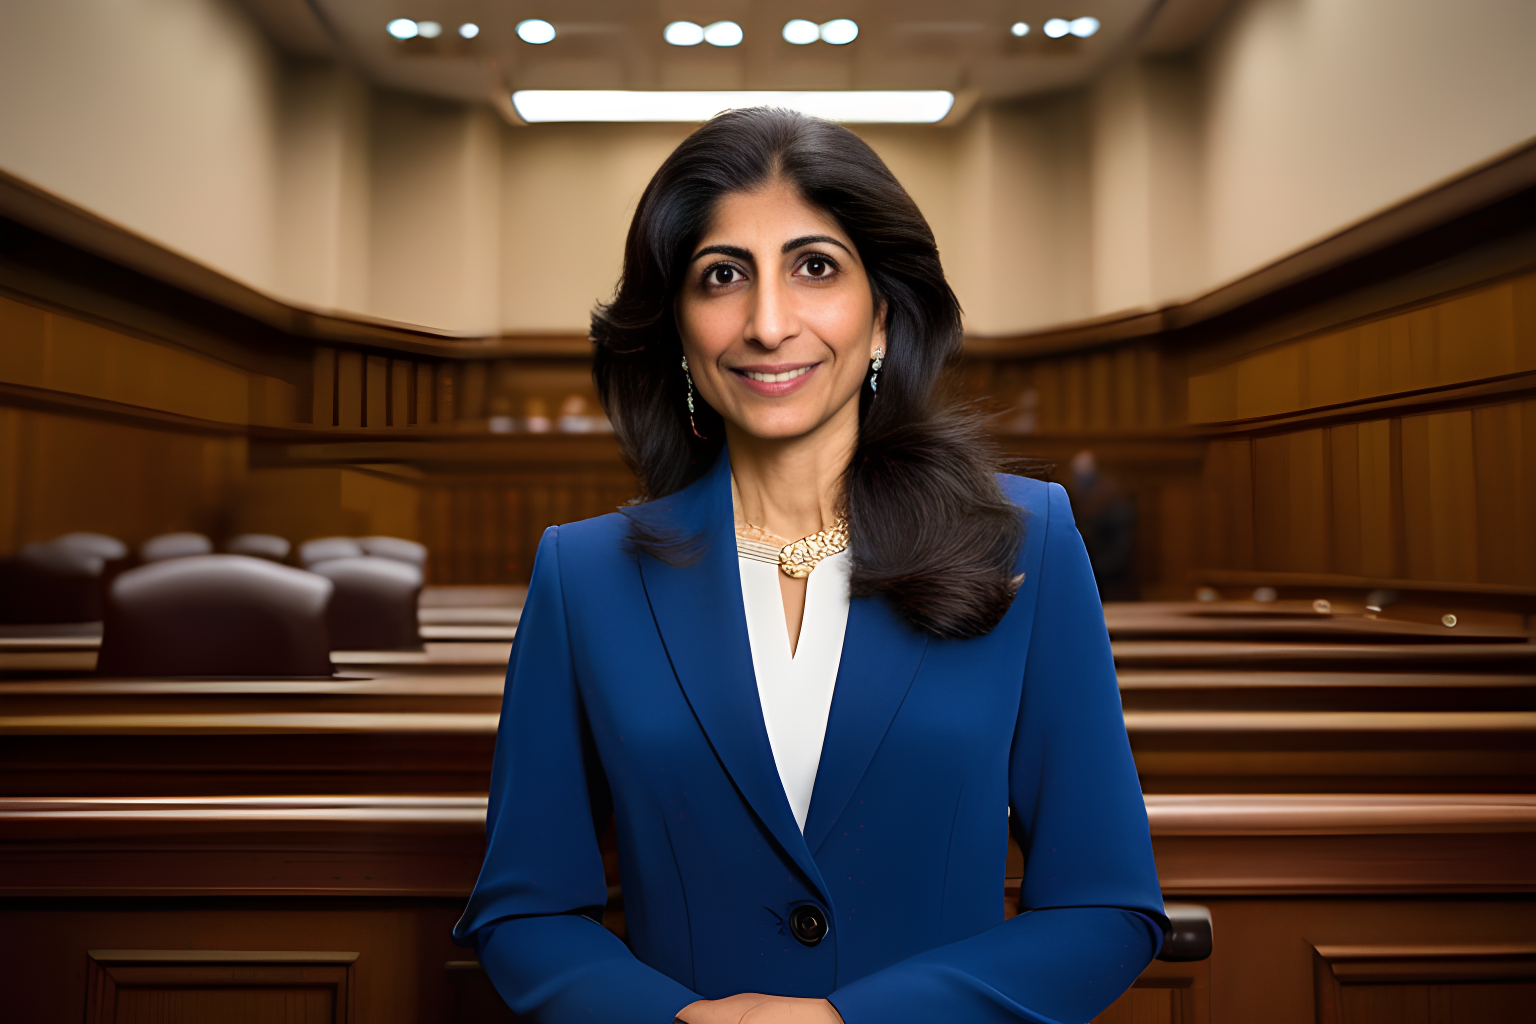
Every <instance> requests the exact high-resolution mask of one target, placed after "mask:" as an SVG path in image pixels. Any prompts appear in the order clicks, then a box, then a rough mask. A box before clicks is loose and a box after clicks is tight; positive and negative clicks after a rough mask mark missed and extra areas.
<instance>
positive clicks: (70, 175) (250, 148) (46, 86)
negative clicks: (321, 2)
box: [0, 0, 279, 288]
mask: <svg viewBox="0 0 1536 1024" xmlns="http://www.w3.org/2000/svg"><path fill="white" fill-rule="evenodd" d="M278 102H279V100H278V72H277V62H276V60H275V58H274V56H273V53H272V51H271V49H270V47H269V46H268V45H267V43H266V42H265V40H264V39H263V38H262V36H261V34H260V33H259V31H258V30H257V29H256V27H255V25H253V24H252V23H251V21H250V19H249V18H248V17H247V16H246V15H245V13H244V12H243V11H241V10H240V9H239V8H238V7H237V6H236V5H235V4H234V3H233V2H232V0H112V2H111V3H101V2H91V0H47V2H24V3H8V4H6V5H5V27H4V31H0V167H3V168H4V169H5V170H6V171H9V172H10V173H12V174H15V175H18V176H20V177H22V178H25V179H27V180H29V181H32V182H35V183H36V184H38V185H41V186H43V187H44V188H47V189H50V190H52V191H54V192H56V193H58V194H60V195H62V196H64V197H65V198H67V199H69V200H71V201H72V202H75V203H78V204H80V205H81V206H84V207H86V208H88V209H90V210H93V211H95V212H97V213H100V214H101V215H103V216H105V217H108V218H110V219H112V220H115V221H117V222H118V223H120V224H123V225H125V226H126V227H129V228H131V229H133V230H135V231H138V232H140V233H142V234H145V235H148V236H149V237H151V238H153V239H155V240H156V241H158V242H161V243H163V244H165V245H167V246H169V247H171V248H173V249H176V250H179V251H181V252H183V253H185V254H187V255H189V256H191V257H193V258H194V259H197V260H201V261H203V262H205V263H207V264H209V265H210V266H213V267H216V268H217V269H219V270H221V271H223V272H224V273H226V274H229V275H231V276H233V277H236V278H239V279H241V280H243V281H246V282H248V283H250V284H252V285H255V286H256V287H258V288H271V287H273V285H274V284H275V283H276V282H275V280H274V275H273V242H274V234H275V222H276V211H277V204H276V176H277V148H278V143H277V116H278V115H277V110H278Z"/></svg>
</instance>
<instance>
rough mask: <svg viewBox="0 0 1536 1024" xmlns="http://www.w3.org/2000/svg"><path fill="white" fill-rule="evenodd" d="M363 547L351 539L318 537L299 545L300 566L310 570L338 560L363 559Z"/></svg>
mask: <svg viewBox="0 0 1536 1024" xmlns="http://www.w3.org/2000/svg"><path fill="white" fill-rule="evenodd" d="M363 554H364V552H363V548H362V545H360V544H358V542H357V541H355V540H353V539H352V538H351V537H316V538H315V539H314V540H307V541H305V542H304V543H303V544H300V545H299V564H300V565H302V566H303V567H304V568H306V569H308V568H309V567H310V566H312V565H317V564H319V563H320V562H330V561H334V560H335V559H338V558H361V557H363Z"/></svg>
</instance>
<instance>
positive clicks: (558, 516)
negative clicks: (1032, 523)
mask: <svg viewBox="0 0 1536 1024" xmlns="http://www.w3.org/2000/svg"><path fill="white" fill-rule="evenodd" d="M0 216H3V219H0V481H3V487H0V538H5V537H11V538H18V539H19V540H23V541H30V540H37V539H46V537H47V536H51V535H53V534H56V533H63V532H66V531H67V530H71V529H92V530H96V531H99V532H103V533H109V534H113V535H115V536H118V537H122V538H124V539H125V540H128V541H130V542H133V543H137V542H138V541H139V540H142V539H143V538H145V537H148V536H151V535H153V534H155V533H160V532H164V531H167V530H172V529H187V530H198V531H200V532H203V533H206V534H209V535H210V536H214V537H228V536H231V535H233V534H236V533H239V532H242V531H248V530H262V531H266V532H270V533H276V534H281V535H283V536H286V537H289V538H291V539H294V540H302V539H305V538H308V537H316V536H324V535H329V534H345V535H363V534H370V533H387V534H394V535H398V536H404V537H410V538H415V539H417V540H420V541H421V542H422V543H424V544H426V545H427V547H428V548H429V550H430V552H431V555H430V558H429V561H428V569H427V572H428V580H429V584H430V586H429V587H428V588H427V591H426V592H425V595H424V597H423V601H422V607H421V610H420V618H421V623H422V633H423V636H424V637H425V639H426V643H425V645H424V647H423V648H422V649H420V650H416V651H346V652H337V653H336V654H335V655H334V656H333V661H334V662H335V664H336V668H337V673H336V674H335V675H334V676H332V677H329V678H323V677H322V678H280V679H262V678H234V677H224V678H208V679H185V678H153V677H139V678H113V677H110V676H107V675H103V674H98V673H96V672H95V671H94V668H95V661H96V649H97V645H98V643H99V632H97V633H93V632H92V631H91V629H90V628H88V627H87V628H77V629H51V630H50V629H42V628H38V627H23V626H3V627H0V978H3V982H4V991H5V996H6V998H5V1005H6V1012H7V1019H15V1020H18V1021H23V1020H24V1021H29V1022H33V1021H35V1022H48V1024H52V1022H70V1024H74V1022H78V1021H79V1020H81V1019H82V1017H83V1018H84V1019H85V1020H86V1021H88V1022H107V1021H119V1022H126V1021H135V1022H140V1021H142V1022H171V1021H184V1020H244V1021H252V1022H263V1024H264V1022H268V1021H271V1022H278V1021H282V1022H297V1021H303V1022H310V1021H315V1022H318V1021H327V1022H329V1021H357V1022H364V1021H366V1022H370V1024H373V1022H393V1021H399V1022H407V1021H409V1022H444V1024H447V1022H466V1024H467V1022H475V1021H494V1020H505V1019H509V1017H510V1012H509V1011H507V1010H506V1008H505V1007H504V1006H502V1005H501V1004H500V1003H499V1001H498V1000H497V999H496V997H495V995H494V992H493V991H492V990H491V989H490V987H489V984H488V982H487V980H486V978H485V976H484V974H483V972H481V971H480V969H479V967H478V965H477V964H476V963H475V962H474V954H473V951H471V950H465V949H462V948H459V947H457V946H455V945H454V944H453V943H452V941H451V940H450V938H449V930H450V928H451V927H452V924H453V922H454V921H455V919H456V918H457V915H458V913H459V911H460V909H461V907H462V905H463V901H464V898H465V896H466V895H467V894H468V892H469V890H470V888H471V886H472V884H473V882H474V879H475V875H476V872H477V870H478V867H479V862H480V858H481V855H482V853H483V848H484V827H483V821H484V812H485V793H486V788H487V779H488V776H489V770H490V761H491V755H492V750H493V744H494V739H495V730H496V724H497V719H498V715H499V711H500V704H501V685H502V674H503V672H504V668H505V661H506V657H507V652H508V645H509V641H510V637H511V635H512V633H513V632H514V630H515V628H516V620H517V609H518V608H519V606H520V602H521V591H520V590H519V589H518V588H519V585H520V584H524V583H526V580H527V575H528V572H529V568H530V565H531V560H532V552H533V550H534V546H535V545H536V542H537V538H538V536H539V533H540V532H541V530H542V529H543V527H544V526H545V525H547V524H549V523H554V522H564V521H569V520H572V519H577V518H582V517H586V516H591V515H596V514H600V513H603V512H606V511H609V510H611V509H612V508H613V507H614V506H615V505H617V504H619V503H620V502H622V501H623V500H625V499H626V498H628V497H629V496H630V495H631V493H632V491H633V480H632V478H631V477H630V476H629V474H628V472H627V470H626V469H625V468H624V466H623V464H622V463H621V462H620V461H619V459H618V456H617V452H616V449H615V446H614V444H613V440H612V437H611V435H610V434H608V433H606V432H604V430H603V426H604V424H603V422H602V421H601V418H600V416H598V415H597V409H596V403H595V396H594V395H593V393H592V391H591V385H590V382H589V380H588V376H587V374H588V361H587V355H586V343H585V342H584V341H583V339H581V338H572V337H543V338H494V339H478V340H462V339H453V338H447V337H441V336H438V335H434V334H433V333H431V332H428V331H423V330H418V329H415V328H408V327H404V326H397V325H388V324H378V323H365V322H361V321H353V320H347V319H345V318H341V317H335V316H328V315H322V314H319V313H314V312H309V311H305V310H300V309H295V308H292V307H288V306H284V305H282V304H281V303H278V302H276V301H274V300H272V299H270V298H268V297H265V296H263V295H260V294H257V293H255V292H252V291H249V290H248V289H245V288H243V287H242V286H240V285H238V284H236V283H234V282H231V281H229V280H227V279H224V278H221V277H218V276H217V275H215V274H213V273H211V272H210V271H207V270H206V269H204V268H201V267H199V266H197V265H195V264H191V263H189V262H187V261H185V260H182V259H181V258H180V257H177V256H175V255H174V254H171V253H167V252H165V251H163V250H161V249H158V248H156V247H154V246H152V245H150V244H149V243H147V242H144V241H143V240H141V239H138V238H136V237H134V236H132V235H129V234H128V233H126V232H123V231H122V230H120V229H117V228H115V227H113V226H112V225H109V224H105V223H102V222H100V221H98V220H96V219H94V218H93V217H91V216H90V215H89V214H86V213H84V212H83V211H80V210H77V209H74V208H72V207H68V206H66V205H64V204H62V203H60V202H59V201H57V200H55V199H53V198H51V197H49V196H46V195H43V194H40V193H37V192H35V191H33V190H31V189H29V188H28V187H27V186H25V185H24V184H22V183H19V182H15V181H9V180H4V181H0ZM958 375H959V381H960V384H961V386H962V387H964V388H966V389H968V390H969V391H970V392H972V393H974V394H976V395H977V396H979V397H981V398H983V399H984V400H986V401H989V402H991V403H993V406H994V408H995V409H996V410H997V412H998V416H997V419H996V421H995V422H996V425H997V432H998V435H999V437H1000V439H1001V441H1002V443H1003V444H1004V445H1005V447H1006V448H1007V449H1008V450H1009V451H1010V452H1013V453H1016V454H1019V455H1028V456H1035V457H1042V458H1045V459H1048V460H1050V461H1051V462H1054V463H1055V464H1057V465H1058V466H1060V467H1063V468H1062V471H1061V476H1062V477H1063V478H1064V477H1065V467H1066V465H1067V463H1068V462H1069V460H1070V459H1071V458H1072V456H1073V455H1074V454H1075V453H1076V452H1078V451H1080V450H1084V449H1089V450H1092V451H1093V452H1094V453H1095V456H1096V458H1097V461H1098V464H1099V466H1100V469H1101V471H1102V472H1103V473H1104V474H1106V475H1108V476H1113V477H1114V478H1115V479H1116V480H1117V481H1118V483H1119V485H1120V486H1122V487H1123V489H1124V491H1125V493H1126V494H1128V495H1129V496H1130V497H1131V498H1132V499H1133V500H1134V503H1135V509H1136V524H1137V525H1136V544H1135V551H1136V555H1135V561H1134V585H1135V587H1136V588H1137V589H1138V590H1139V593H1140V595H1141V596H1142V597H1143V598H1144V599H1145V600H1142V601H1127V602H1112V603H1110V604H1108V605H1106V619H1107V622H1108V625H1109V629H1110V633H1111V638H1112V641H1113V644H1114V653H1115V659H1116V665H1117V668H1118V672H1119V681H1120V688H1121V694H1122V699H1123V704H1124V708H1125V718H1126V726H1127V729H1128V731H1129V734H1130V737H1131V743H1132V748H1133V750H1134V753H1135V756H1136V761H1137V766H1138V768H1139V770H1140V773H1141V780H1142V786H1143V790H1144V792H1145V794H1146V803H1147V810H1148V816H1149V820H1150V822H1151V828H1152V834H1153V845H1154V850H1155V852H1156V856H1157V859H1158V867H1159V872H1160V876H1161V878H1162V883H1163V887H1164V892H1165V895H1166V898H1167V899H1168V901H1169V902H1178V903H1190V904H1198V905H1201V906H1204V907H1206V908H1208V909H1209V911H1210V915H1211V920H1212V926H1213V940H1214V941H1213V952H1212V955H1211V956H1210V958H1209V959H1207V960H1202V961H1197V962H1187V963H1176V962H1161V961H1160V962H1156V963H1154V964H1153V965H1152V967H1150V968H1149V969H1148V970H1147V972H1146V973H1145V974H1144V975H1143V976H1142V978H1141V979H1140V980H1139V981H1138V982H1137V985H1136V987H1135V988H1133V989H1132V990H1131V991H1130V992H1128V993H1127V994H1126V995H1125V996H1124V997H1123V998H1122V999H1121V1000H1120V1001H1119V1002H1117V1003H1116V1004H1115V1005H1114V1006H1113V1007H1111V1008H1110V1009H1109V1010H1107V1011H1106V1012H1105V1013H1104V1014H1102V1015H1101V1016H1100V1017H1099V1018H1098V1020H1099V1021H1101V1022H1109V1021H1114V1022H1133V1021H1134V1022H1157V1024H1162V1022H1168V1024H1174V1022H1178V1024H1193V1022H1209V1021H1220V1022H1275V1024H1281V1022H1285V1024H1299V1022H1302V1021H1307V1022H1312V1021H1316V1022H1319V1024H1325V1022H1326V1024H1334V1022H1350V1024H1361V1022H1366V1024H1376V1022H1383V1024H1384V1022H1389V1021H1390V1022H1397V1021H1425V1022H1429V1021H1436V1022H1440V1021H1444V1022H1455V1024H1494V1022H1499V1024H1503V1022H1509V1021H1521V1020H1531V1019H1533V1017H1536V1010H1533V1007H1536V899H1533V893H1536V785H1533V783H1536V619H1533V614H1536V151H1532V150H1525V151H1521V152H1517V153H1514V154H1511V155H1509V156H1508V157H1506V158H1504V159H1502V160H1500V161H1496V162H1494V163H1493V164H1490V165H1488V166H1487V167H1484V168H1481V169H1479V170H1478V171H1475V172H1473V173H1472V174H1470V175H1468V176H1467V177H1466V178H1464V179H1461V180H1459V181H1457V182H1454V183H1452V184H1451V185H1448V186H1446V187H1444V188H1443V189H1440V190H1437V191H1436V192H1434V193H1431V194H1427V195H1424V196H1420V197H1418V198H1416V199H1414V200H1412V201H1410V202H1408V203H1406V204H1404V205H1403V206H1402V207H1400V208H1398V209H1396V210H1393V211H1389V212H1388V213H1386V214H1383V215H1381V216H1380V217H1377V218H1375V219H1373V220H1371V221H1368V222H1365V223H1363V224H1361V225H1358V226H1356V227H1354V228H1351V229H1349V230H1347V231H1345V232H1342V233H1341V234H1339V235H1338V236H1335V237H1334V238H1332V239H1329V240H1327V241H1325V242H1323V243H1320V244H1319V245H1317V246H1314V247H1313V248H1312V249H1309V250H1307V251H1305V252H1302V253H1299V254H1297V255H1295V256H1293V257H1289V258H1287V259H1286V260H1284V261H1282V262H1280V263H1277V264H1275V265H1273V266H1271V267H1269V268H1266V269H1264V270H1262V271H1260V272H1258V273H1256V274H1254V275H1252V276H1251V277H1250V278H1248V279H1244V280H1243V281H1239V282H1237V283H1235V284H1233V285H1229V286H1226V287H1224V288H1222V289H1220V290H1218V291H1216V292H1212V293H1210V294H1208V295H1205V296H1201V297H1200V298H1198V299H1195V300H1193V301H1191V302H1189V303H1186V304H1183V305H1181V306H1177V307H1172V308H1169V309H1165V310H1160V311H1157V312H1155V313H1147V314H1140V315H1137V316H1133V317H1127V318H1124V319H1120V320H1113V321H1103V322H1095V323H1092V324H1085V325H1079V326H1074V327H1070V328H1064V329H1061V330H1058V331H1052V332H1049V333H1042V334H1037V335H1031V336H1025V337H1018V338H1009V339H972V340H971V341H969V342H968V344H967V355H966V357H965V359H964V360H963V362H962V364H961V366H960V367H959V368H958ZM10 553H11V552H0V554H10ZM1197 593H1198V594H1199V596H1200V598H1201V599H1198V600H1197V599H1196V595H1197ZM610 867H611V868H613V871H614V875H613V878H612V879H611V881H612V882H613V886H612V888H611V890H610V895H611V901H610V905H609V908H608V911H607V914H606V917H605V923H606V924H608V925H609V926H610V927H612V928H614V929H615V930H616V931H618V932H619V933H620V934H622V931H623V893H622V865H618V864H617V863H616V862H611V863H610ZM1021 868H1022V865H1021V863H1020V861H1019V854H1018V851H1017V850H1010V851H1009V862H1008V870H1007V875H1008V884H1007V885H1006V886H1005V891H1004V892H1003V893H1000V894H999V898H1000V899H1002V900H1003V901H1004V906H1005V908H1006V909H1005V912H1006V913H1009V914H1011V913H1014V912H1016V910H1017V909H1018V908H1017V907H1016V906H1014V902H1015V901H1016V898H1017V878H1018V876H1019V874H1020V873H1021Z"/></svg>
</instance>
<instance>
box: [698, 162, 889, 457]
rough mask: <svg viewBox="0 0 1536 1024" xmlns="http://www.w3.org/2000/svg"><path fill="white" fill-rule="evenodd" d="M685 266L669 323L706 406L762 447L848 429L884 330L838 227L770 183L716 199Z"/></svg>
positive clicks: (862, 274) (779, 184) (788, 189)
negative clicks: (838, 425)
mask: <svg viewBox="0 0 1536 1024" xmlns="http://www.w3.org/2000/svg"><path fill="white" fill-rule="evenodd" d="M692 256H693V259H692V260H691V261H690V263H689V265H688V274H687V277H686V278H685V279H684V281H683V287H682V290H681V291H680V292H679V293H678V296H677V304H676V314H677V324H678V329H679V332H680V334H681V335H682V339H683V352H684V354H685V355H686V356H687V357H688V367H689V370H690V371H691V372H692V374H693V384H694V387H695V388H697V389H698V391H699V393H700V394H701V395H702V396H703V397H704V400H705V401H707V402H708V403H709V404H710V405H711V406H713V407H714V408H715V410H716V411H718V412H719V413H720V415H722V416H724V417H725V419H726V421H727V422H728V423H730V424H732V425H734V426H735V427H736V428H738V429H739V430H742V431H744V432H746V433H747V434H750V435H752V436H753V437H757V438H761V439H764V440H780V439H789V438H797V437H804V436H805V435H808V434H811V433H813V432H815V431H816V430H817V429H819V428H821V427H823V426H825V425H826V424H828V423H829V422H831V421H833V420H835V419H836V420H841V419H844V418H848V417H851V418H852V422H853V423H854V424H855V426H856V424H857V418H858V400H859V391H860V389H861V388H862V386H863V383H864V377H865V374H866V373H867V372H868V370H869V361H870V359H871V358H873V354H874V351H875V350H876V349H883V348H884V347H885V328H884V324H883V323H882V321H881V318H880V317H879V316H878V315H877V311H876V309H875V303H874V295H873V293H872V292H871V290H870V286H869V277H868V275H866V274H865V272H864V265H863V264H862V263H861V262H860V261H859V256H858V252H857V251H856V250H855V248H854V244H853V241H852V240H851V239H850V238H849V237H848V236H847V234H846V233H845V232H844V231H843V230H842V228H840V227H839V226H838V224H837V221H836V220H834V219H833V218H832V217H831V215H829V214H828V213H826V212H825V211H823V210H819V209H817V208H815V207H814V206H811V205H810V204H808V203H806V201H805V200H804V199H802V198H801V197H800V196H799V194H798V193H797V192H796V191H795V190H794V189H793V188H792V187H790V186H788V185H785V184H784V183H782V182H778V181H775V182H772V183H770V184H769V185H767V186H765V187H764V188H761V189H758V190H756V191H752V192H740V193H733V194H730V195H727V196H725V197H723V198H722V199H721V200H720V201H719V204H718V205H717V207H716V209H715V215H714V220H713V221H712V222H711V223H710V225H709V228H708V229H707V230H706V231H705V232H704V236H703V238H701V239H700V240H699V242H698V244H697V245H696V246H695V247H694V251H693V253H692Z"/></svg>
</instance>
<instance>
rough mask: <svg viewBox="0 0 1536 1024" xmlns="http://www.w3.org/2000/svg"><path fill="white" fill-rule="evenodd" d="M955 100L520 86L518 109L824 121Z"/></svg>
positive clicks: (933, 93) (913, 117)
mask: <svg viewBox="0 0 1536 1024" xmlns="http://www.w3.org/2000/svg"><path fill="white" fill-rule="evenodd" d="M954 105H955V95H954V93H951V92H942V91H939V90H928V91H918V90H910V91H900V92H895V91H892V92H879V91H875V90H843V91H836V92H833V91H829V92H769V91H761V92H634V91H629V90H623V89H520V90H518V91H517V92H514V93H513V94H512V106H513V107H514V108H515V109H516V110H517V115H518V116H519V117H521V118H522V119H523V120H524V121H527V122H528V123H529V124H539V123H541V122H547V121H708V120H709V119H710V118H712V117H714V116H715V115H716V114H718V113H720V112H722V111H725V110H738V109H740V108H742V107H784V108H787V109H789V110H798V111H799V112H801V113H802V114H810V115H811V116H813V117H824V118H826V119H827V120H829V121H845V122H850V123H862V124H898V123H901V124H933V123H934V122H935V121H942V120H943V119H944V116H945V115H946V114H948V113H949V108H950V107H952V106H954Z"/></svg>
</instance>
